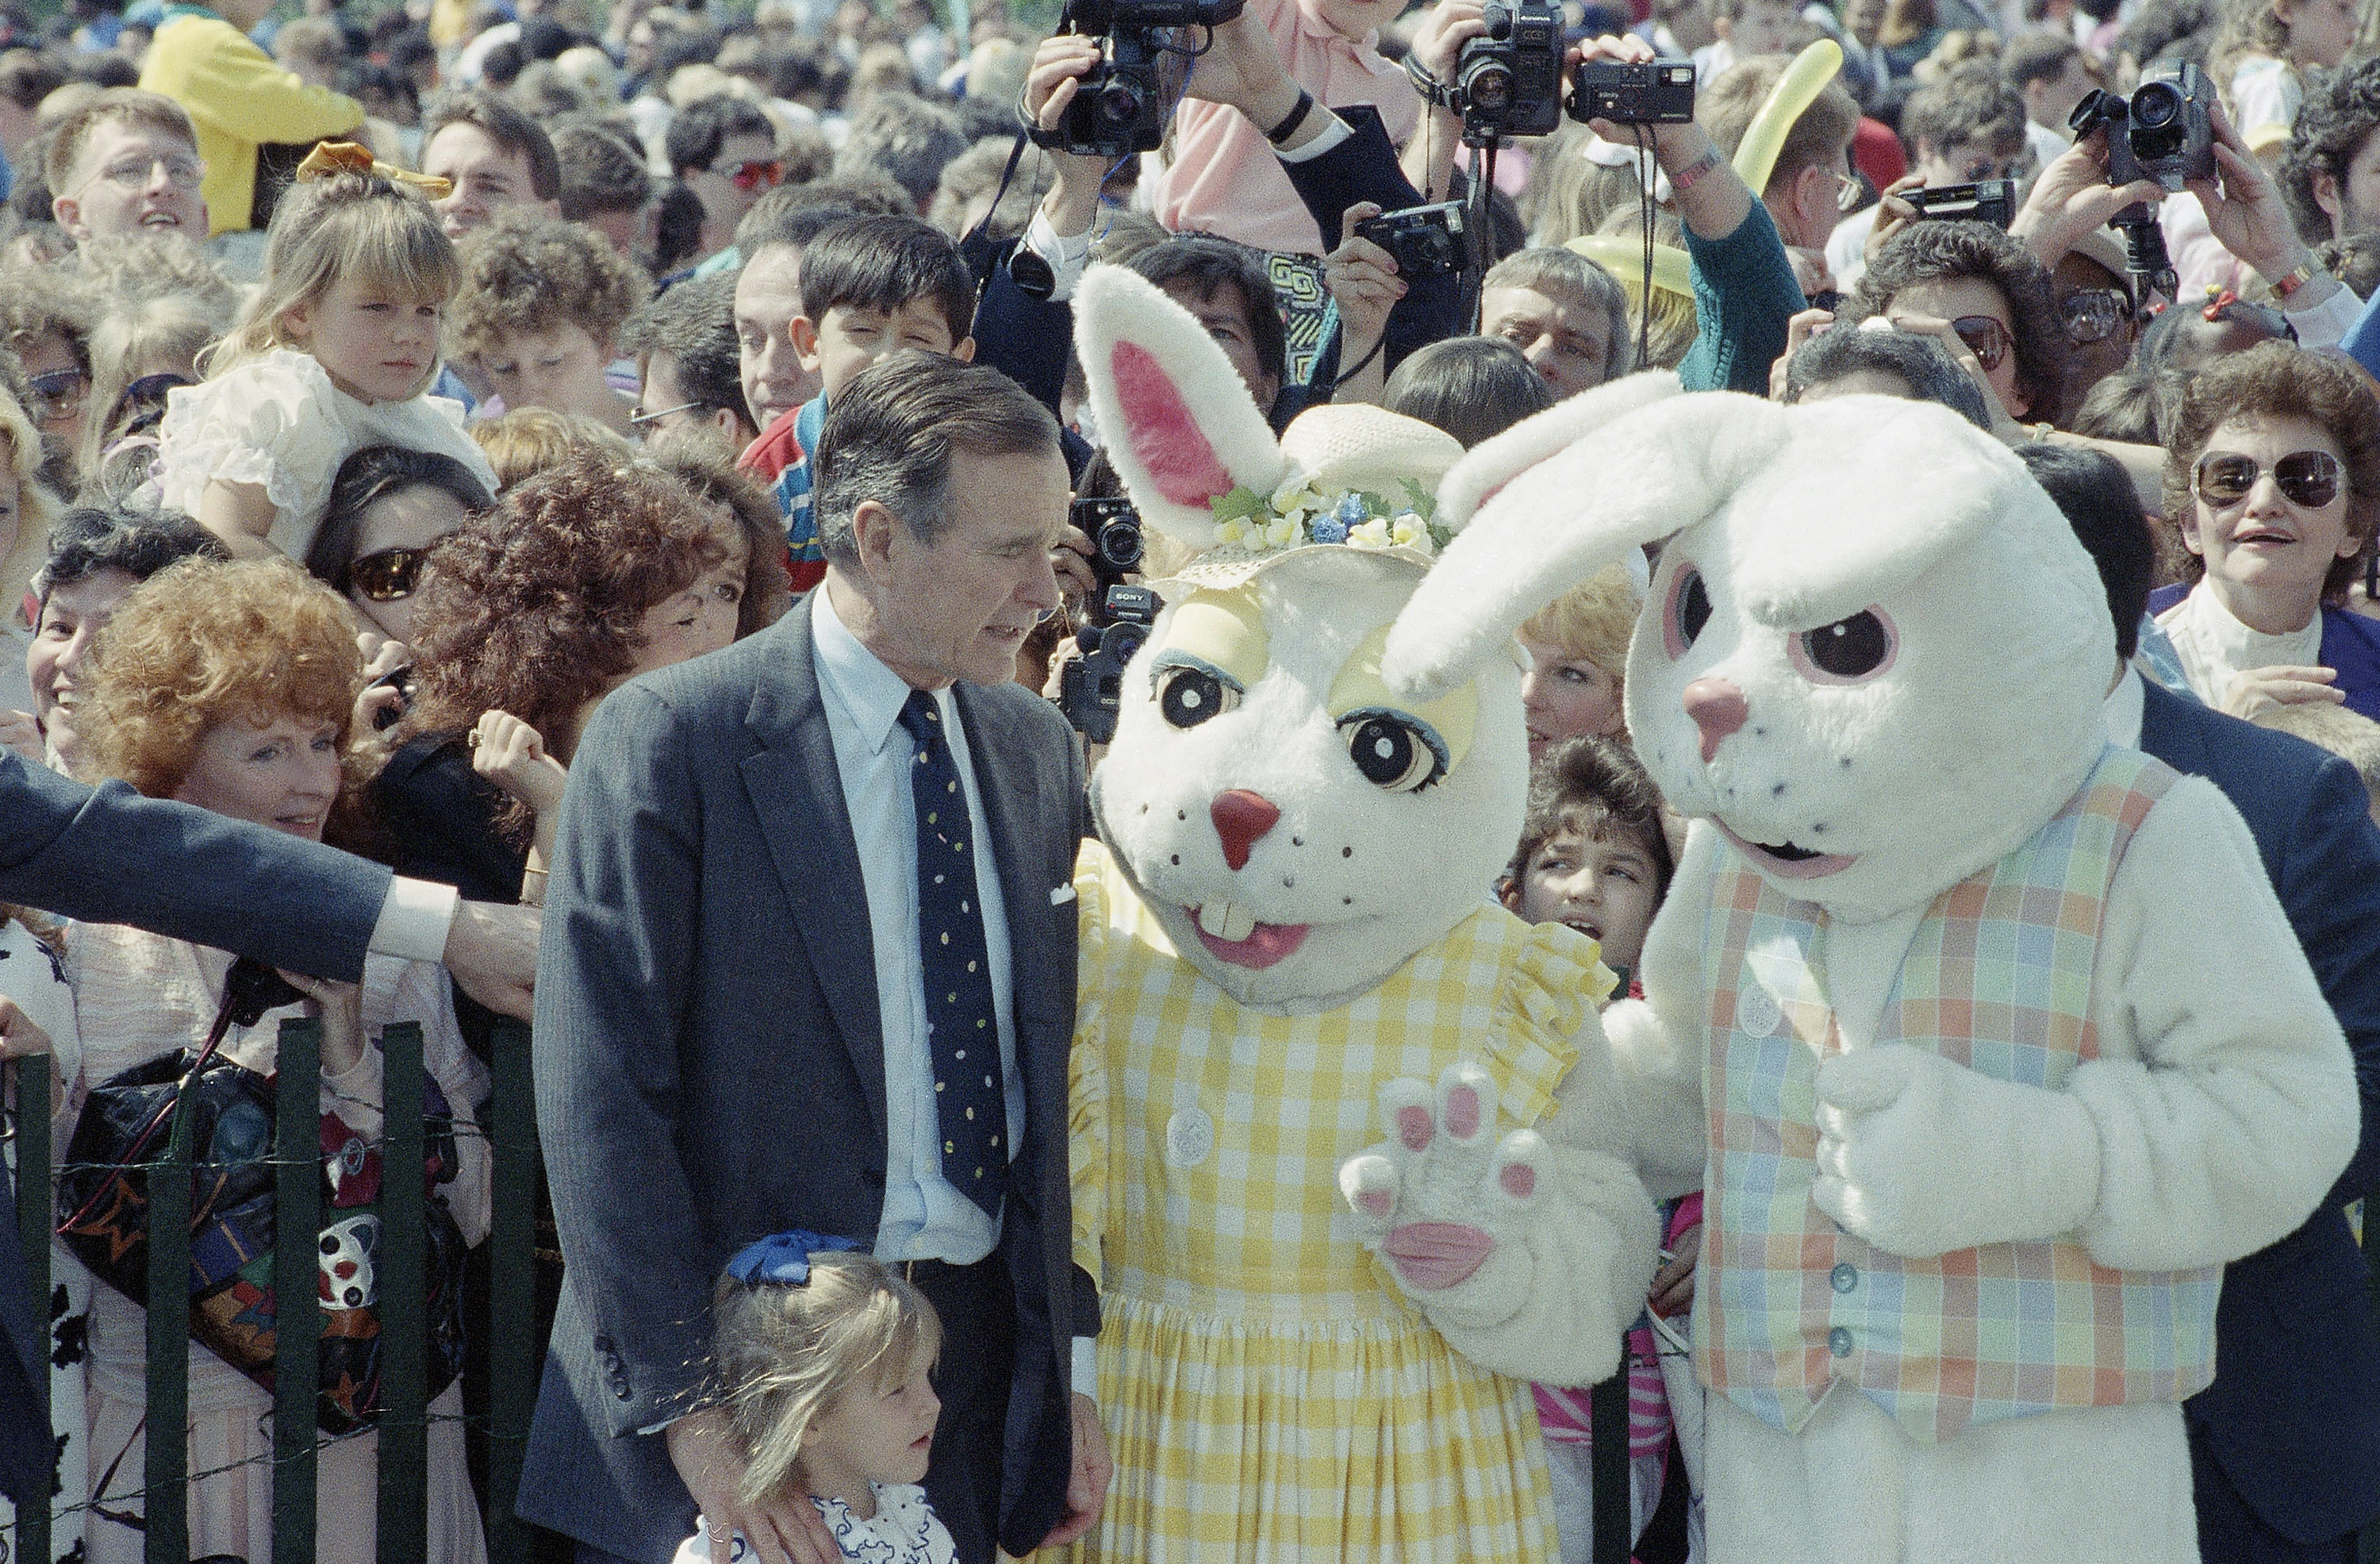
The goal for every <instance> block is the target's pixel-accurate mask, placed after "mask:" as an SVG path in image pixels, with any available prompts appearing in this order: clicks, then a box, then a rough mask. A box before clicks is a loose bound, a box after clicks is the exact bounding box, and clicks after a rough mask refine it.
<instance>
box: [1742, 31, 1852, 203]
mask: <svg viewBox="0 0 2380 1564" xmlns="http://www.w3.org/2000/svg"><path fill="white" fill-rule="evenodd" d="M1842 68H1843V46H1842V45H1841V44H1840V43H1836V42H1835V41H1834V40H1833V39H1831V38H1821V39H1819V40H1818V41H1817V42H1816V43H1813V44H1811V45H1810V46H1809V47H1808V48H1806V49H1804V50H1803V51H1802V52H1801V53H1800V54H1798V55H1794V56H1793V63H1792V64H1791V65H1790V66H1787V67H1785V74H1784V75H1782V76H1780V77H1779V78H1778V79H1777V85H1776V86H1774V87H1772V88H1770V89H1769V90H1768V101H1767V103H1765V104H1761V105H1760V112H1759V113H1758V114H1756V115H1754V116H1752V125H1751V128H1749V129H1747V130H1745V131H1744V133H1743V141H1741V142H1739V143H1738V144H1737V146H1736V149H1735V171H1736V173H1737V175H1738V176H1739V177H1742V178H1743V182H1744V183H1745V184H1746V185H1747V186H1749V187H1751V189H1752V193H1753V194H1754V195H1755V197H1756V196H1758V195H1759V194H1760V192H1761V191H1763V190H1765V189H1767V188H1768V177H1769V175H1771V174H1773V173H1775V172H1776V171H1777V154H1778V153H1779V152H1781V151H1783V150H1784V147H1785V137H1786V134H1787V132H1789V131H1791V129H1792V128H1793V122H1794V121H1795V120H1797V119H1799V118H1801V117H1802V111H1803V109H1805V108H1808V107H1809V106H1810V105H1811V104H1813V103H1815V102H1816V101H1817V97H1818V94H1819V93H1820V92H1825V91H1826V90H1827V83H1828V82H1829V81H1832V80H1833V79H1835V77H1836V76H1837V74H1838V73H1840V71H1841V70H1842Z"/></svg>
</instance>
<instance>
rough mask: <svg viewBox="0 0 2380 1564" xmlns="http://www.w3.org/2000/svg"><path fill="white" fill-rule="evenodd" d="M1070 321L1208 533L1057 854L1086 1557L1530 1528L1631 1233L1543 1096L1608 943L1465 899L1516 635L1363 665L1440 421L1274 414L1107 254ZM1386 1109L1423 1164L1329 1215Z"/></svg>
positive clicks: (1408, 548)
mask: <svg viewBox="0 0 2380 1564" xmlns="http://www.w3.org/2000/svg"><path fill="white" fill-rule="evenodd" d="M1075 318H1076V323H1077V324H1076V336H1077V344H1078V347H1079V349H1080V352H1081V358H1082V362H1083V364H1084V366H1085V371H1086V373H1087V379H1088V382H1089V385H1090V392H1091V405H1092V407H1093V409H1094V411H1095V413H1096V415H1097V418H1098V421H1099V428H1100V429H1101V430H1102V431H1103V432H1104V433H1105V434H1106V436H1107V439H1108V446H1109V455H1110V457H1111V459H1112V460H1113V461H1114V463H1115V465H1116V468H1117V470H1119V472H1121V473H1122V475H1123V479H1124V481H1125V483H1127V484H1128V485H1129V487H1130V489H1131V491H1132V494H1133V496H1134V498H1135V500H1136V501H1137V502H1138V505H1139V507H1140V511H1141V515H1142V518H1143V519H1144V521H1145V522H1146V523H1147V524H1148V525H1149V526H1150V527H1152V528H1154V529H1160V530H1161V531H1162V532H1165V533H1166V534H1167V535H1168V536H1170V537H1171V538H1172V539H1173V540H1175V541H1176V543H1177V544H1186V545H1187V546H1189V547H1191V548H1194V549H1198V550H1202V551H1203V552H1202V553H1200V554H1198V555H1197V556H1196V558H1194V559H1193V560H1192V562H1191V563H1190V564H1189V565H1188V566H1187V567H1186V568H1184V569H1183V570H1182V571H1181V572H1180V573H1179V574H1178V576H1177V577H1176V578H1175V579H1173V580H1170V581H1165V582H1160V583H1159V584H1160V590H1161V591H1162V592H1163V593H1164V595H1165V597H1166V600H1167V604H1168V606H1167V608H1166V610H1165V612H1164V613H1163V614H1162V615H1161V616H1160V617H1159V619H1158V621H1157V623H1156V624H1155V626H1154V627H1153V629H1152V631H1151V633H1150V635H1149V638H1148V640H1147V643H1146V645H1145V646H1144V647H1143V649H1142V650H1141V651H1140V652H1139V653H1138V654H1136V656H1135V659H1134V661H1133V662H1132V664H1131V665H1130V667H1129V669H1128V671H1127V672H1126V674H1125V676H1124V679H1123V696H1122V706H1121V710H1120V712H1119V715H1118V720H1117V727H1116V734H1115V741H1114V744H1113V746H1112V748H1111V750H1110V751H1109V752H1108V755H1107V757H1106V759H1105V760H1104V761H1103V762H1102V763H1101V764H1100V765H1099V769H1098V771H1097V772H1096V773H1095V775H1094V778H1093V782H1092V804H1093V812H1094V813H1095V816H1096V818H1097V821H1098V824H1099V834H1100V837H1101V838H1102V844H1103V845H1094V846H1091V847H1089V848H1087V849H1086V850H1085V852H1084V855H1083V860H1082V862H1081V865H1080V869H1079V873H1078V875H1077V878H1076V882H1075V891H1076V893H1077V895H1078V897H1079V901H1080V905H1079V909H1078V910H1079V913H1080V926H1081V933H1082V946H1081V949H1082V958H1081V959H1082V981H1081V984H1080V991H1079V997H1078V1001H1077V1012H1076V1014H1077V1020H1076V1032H1075V1049H1074V1057H1073V1070H1072V1077H1073V1093H1074V1116H1075V1121H1074V1126H1073V1137H1072V1139H1073V1148H1074V1150H1073V1155H1074V1181H1075V1257H1076V1259H1077V1261H1078V1262H1079V1263H1080V1264H1081V1265H1083V1266H1084V1267H1085V1269H1087V1271H1088V1272H1089V1273H1090V1274H1091V1275H1092V1276H1093V1277H1097V1278H1098V1279H1099V1286H1100V1289H1101V1296H1100V1311H1101V1329H1100V1333H1099V1342H1098V1355H1099V1365H1098V1387H1099V1389H1098V1394H1099V1406H1100V1412H1101V1416H1102V1419H1103V1421H1104V1422H1105V1423H1106V1425H1107V1428H1108V1431H1109V1437H1110V1441H1111V1446H1112V1448H1113V1450H1114V1453H1115V1458H1116V1476H1115V1481H1114V1483H1113V1485H1111V1488H1110V1490H1109V1495H1108V1500H1107V1506H1106V1509H1105V1512H1104V1514H1103V1516H1102V1519H1101V1521H1100V1525H1099V1530H1098V1532H1097V1533H1094V1534H1093V1535H1092V1536H1091V1537H1090V1538H1089V1539H1087V1542H1086V1544H1085V1545H1084V1553H1085V1555H1086V1557H1087V1558H1098V1559H1112V1560H1129V1561H1131V1564H1211V1561H1214V1560H1231V1559H1243V1560H1276V1561H1279V1564H1298V1561H1321V1560H1332V1559H1342V1558H1343V1559H1349V1560H1362V1561H1365V1564H1372V1561H1375V1560H1378V1561H1388V1560H1395V1561H1398V1564H1456V1561H1457V1560H1479V1559H1495V1560H1498V1561H1500V1564H1505V1561H1518V1564H1532V1561H1537V1560H1544V1559H1548V1558H1552V1557H1553V1555H1554V1538H1553V1525H1552V1521H1551V1519H1550V1493H1549V1485H1548V1476H1547V1470H1546V1462H1545V1457H1544V1452H1543V1448H1542V1446H1541V1444H1540V1442H1539V1439H1538V1436H1537V1427H1536V1412H1535V1410H1534V1406H1533V1404H1532V1402H1531V1399H1530V1396H1529V1391H1528V1385H1527V1383H1526V1381H1527V1380H1529V1379H1531V1378H1539V1379H1546V1380H1550V1381H1552V1382H1555V1383H1558V1384H1562V1385H1587V1384H1592V1383H1594V1382H1596V1381H1597V1380H1600V1379H1603V1378H1605V1377H1607V1376H1608V1375H1609V1374H1610V1373H1611V1372H1612V1370H1613V1368H1614V1367H1615V1366H1616V1364H1617V1362H1618V1358H1619V1349H1620V1342H1621V1332H1622V1330H1623V1329H1625V1327H1626V1326H1628V1325H1629V1324H1630V1322H1631V1321H1633V1319H1634V1318H1635V1317H1636V1314H1637V1312H1638V1310H1639V1309H1640V1308H1641V1307H1642V1306H1643V1302H1644V1298H1645V1287H1646V1285H1647V1283H1648V1282H1649V1280H1650V1278H1651V1276H1652V1271H1653V1264H1654V1255H1655V1250H1656V1246H1657V1242H1658V1228H1657V1226H1656V1220H1655V1213H1654V1208H1653V1206H1652V1204H1651V1202H1650V1201H1649V1200H1648V1199H1647V1197H1646V1196H1645V1191H1644V1188H1643V1185H1642V1184H1641V1183H1640V1182H1639V1181H1638V1179H1637V1178H1636V1176H1635V1174H1634V1172H1633V1169H1632V1168H1630V1167H1628V1166H1627V1165H1626V1164H1625V1163H1624V1162H1623V1161H1621V1160H1620V1158H1619V1156H1617V1155H1613V1153H1612V1152H1611V1151H1609V1150H1600V1149H1597V1147H1595V1146H1592V1145H1588V1144H1585V1143H1583V1142H1579V1141H1578V1140H1577V1139H1576V1138H1575V1137H1573V1136H1572V1135H1570V1134H1569V1133H1568V1131H1569V1130H1570V1129H1571V1128H1572V1123H1571V1121H1570V1119H1569V1118H1566V1117H1565V1116H1560V1115H1557V1114H1555V1113H1554V1111H1553V1106H1552V1105H1553V1102H1554V1095H1555V1093H1556V1092H1557V1090H1558V1089H1559V1088H1560V1086H1561V1084H1562V1082H1563V1080H1564V1078H1565V1076H1566V1075H1567V1074H1568V1073H1569V1072H1570V1071H1571V1070H1572V1069H1573V1066H1574V1065H1575V1063H1576V1061H1577V1060H1578V1059H1579V1058H1580V1057H1581V1056H1582V1053H1591V1054H1593V1055H1595V1056H1597V1057H1601V1055H1602V1053H1603V1038H1602V1033H1601V1031H1600V1030H1599V1028H1598V1026H1597V1020H1596V1014H1595V1004H1596V1002H1597V1000H1599V999H1601V998H1602V997H1603V996H1605V995H1607V994H1608V993H1609V991H1610V989H1611V987H1612V984H1613V978H1612V975H1611V973H1610V972H1609V971H1608V970H1606V969H1605V968H1604V967H1603V966H1602V965H1601V963H1600V962H1599V960H1598V959H1597V955H1598V952H1597V947H1596V945H1595V942H1594V941H1592V940H1590V939H1588V938H1586V937H1585V935H1580V934H1577V933H1575V932H1574V931H1573V930H1570V929H1568V928H1564V927H1561V926H1559V925H1551V924H1548V925H1543V926H1540V927H1536V928H1531V927H1529V926H1528V925H1526V924H1524V923H1521V922H1520V920H1518V919H1516V918H1514V917H1512V915H1511V914H1509V913H1507V912H1505V911H1504V910H1502V909H1501V908H1500V907H1496V906H1495V905H1493V903H1492V901H1491V899H1490V898H1489V895H1488V892H1489V888H1490V886H1491V884H1492V882H1493V880H1494V878H1495V876H1496V874H1497V872H1498V871H1499V870H1500V868H1501V867H1502V866H1503V864H1504V861H1505V860H1506V859H1507V857H1508V856H1509V855H1510V854H1511V852H1512V844H1513V843H1514V842H1515V841H1516V840H1518V838H1519V836H1520V828H1521V821H1522V814H1523V809H1524V801H1525V790H1526V786H1527V774H1528V752H1527V740H1526V735H1525V731H1524V727H1523V721H1522V712H1521V701H1520V693H1519V685H1520V671H1519V668H1518V666H1517V664H1516V659H1515V654H1514V651H1513V648H1512V644H1511V642H1510V638H1509V637H1507V638H1505V640H1504V641H1502V642H1500V643H1499V644H1497V645H1495V646H1493V647H1491V648H1489V649H1488V652H1487V653H1486V654H1483V655H1482V656H1480V657H1479V658H1478V659H1476V662H1475V666H1467V667H1465V668H1463V670H1462V671H1461V672H1460V673H1459V674H1457V675H1455V676H1454V677H1452V678H1448V679H1445V680H1442V681H1441V688H1439V690H1437V691H1436V692H1435V693H1434V694H1433V695H1432V696H1431V698H1430V699H1428V700H1427V701H1418V702H1416V701H1410V700H1406V699H1404V698H1403V697H1400V696H1398V695H1396V694H1395V693H1394V692H1392V691H1391V690H1390V688H1389V687H1388V686H1387V685H1386V684H1385V683H1384V682H1383V681H1382V678H1381V674H1380V655H1381V648H1382V646H1383V644H1384V643H1385V642H1386V641H1387V639H1388V637H1389V635H1390V626H1391V625H1393V624H1397V623H1399V622H1401V621H1400V613H1401V611H1402V610H1403V606H1404V605H1405V603H1406V601H1407V599H1408V598H1410V597H1411V596H1412V595H1413V593H1414V588H1415V583H1416V582H1418V581H1420V580H1423V579H1424V576H1425V572H1426V570H1427V568H1428V565H1429V562H1430V559H1431V556H1432V555H1433V554H1434V552H1435V550H1436V548H1437V547H1438V546H1439V543H1440V542H1441V541H1442V539H1443V536H1444V532H1443V531H1442V529H1439V530H1434V529H1433V526H1432V523H1431V520H1430V513H1431V512H1432V510H1433V509H1434V508H1435V506H1434V500H1433V497H1432V494H1431V490H1432V488H1433V486H1434V483H1435V481H1436V480H1437V479H1438V478H1439V475H1440V474H1442V473H1444V472H1445V471H1446V470H1447V469H1448V468H1449V467H1450V466H1452V465H1453V464H1454V463H1455V461H1456V460H1457V458H1461V457H1462V455H1463V453H1462V450H1461V448H1460V447H1459V446H1456V445H1455V444H1454V442H1453V441H1452V440H1451V439H1450V438H1449V437H1447V436H1446V435H1444V434H1440V433H1439V432H1438V431H1437V430H1435V429H1432V428H1430V427H1428V426H1427V425H1426V424H1422V423H1418V422H1414V421H1412V420H1408V419H1403V418H1398V417H1396V416H1395V415H1393V414H1390V413H1386V412H1382V411H1380V410H1379V409H1374V408H1323V409H1315V410H1313V411H1310V412H1308V413H1306V414H1305V416H1304V417H1302V418H1300V419H1299V420H1297V421H1296V422H1294V423H1293V424H1292V425H1291V426H1290V428H1289V430H1288V432H1287V433H1286V434H1284V435H1283V436H1282V437H1281V440H1280V441H1279V442H1278V443H1277V442H1276V441H1275V439H1274V437H1273V434H1272V433H1271V431H1270V430H1269V429H1268V428H1267V427H1266V424H1265V422H1264V419H1263V418H1262V416H1261V415H1260V414H1259V413H1258V412H1257V408H1256V405H1255V403H1254V401H1253V400H1252V399H1251V398H1250V397H1249V396H1248V394H1247V392H1246V390H1245V388H1244V387H1243V385H1241V383H1240V380H1239V378H1238V376H1237V375H1236V374H1235V373H1233V370H1232V368H1231V366H1230V364H1229V362H1228V361H1227V360H1225V359H1224V357H1223V354H1222V352H1221V350H1220V348H1217V347H1216V346H1215V345H1214V343H1213V342H1211V341H1210V340H1209V339H1208V336H1207V335H1206V333H1205V331H1204V330H1203V328H1201V327H1200V326H1199V325H1198V324H1197V323H1196V321H1195V320H1193V319H1192V318H1191V316H1190V315H1189V314H1188V313H1187V312H1184V311H1183V310H1182V309H1180V308H1179V307H1178V306H1176V305H1174V304H1173V303H1172V301H1171V300H1169V299H1166V297H1165V296H1164V295H1163V294H1161V293H1160V292H1159V291H1158V290H1157V289H1156V288H1154V287H1150V286H1149V285H1148V284H1147V283H1145V282H1143V281H1141V280H1140V279H1139V278H1138V277H1137V276H1135V275H1131V274H1129V273H1125V272H1121V271H1116V270H1112V269H1108V268H1094V269H1093V270H1092V272H1091V273H1090V274H1089V275H1088V276H1087V277H1086V278H1085V279H1084V281H1083V283H1082V286H1081V290H1080V292H1079V293H1078V294H1077V296H1076V299H1075ZM1376 1115H1378V1116H1380V1118H1376ZM1381 1118H1385V1120H1386V1123H1387V1124H1388V1126H1389V1128H1390V1133H1391V1134H1392V1135H1393V1136H1394V1137H1395V1139H1394V1140H1393V1141H1392V1142H1390V1145H1389V1146H1387V1147H1377V1148H1373V1149H1374V1150H1375V1152H1376V1154H1377V1155H1379V1156H1381V1157H1382V1158H1383V1159H1384V1163H1383V1165H1384V1166H1388V1165H1390V1163H1393V1164H1394V1165H1395V1166H1397V1167H1413V1168H1415V1169H1416V1170H1418V1169H1419V1168H1421V1167H1423V1166H1424V1165H1425V1164H1426V1166H1427V1173H1426V1175H1424V1176H1420V1177H1418V1178H1417V1181H1416V1187H1415V1189H1414V1190H1412V1191H1409V1192H1408V1196H1407V1198H1405V1199H1404V1200H1403V1201H1402V1202H1399V1201H1397V1200H1395V1199H1393V1198H1392V1197H1391V1195H1390V1193H1389V1192H1388V1191H1373V1190H1366V1191H1358V1194H1359V1197H1360V1199H1361V1201H1362V1203H1363V1204H1362V1206H1361V1208H1360V1209H1355V1210H1351V1209H1350V1208H1349V1206H1348V1205H1346V1204H1343V1203H1342V1198H1341V1193H1340V1185H1339V1178H1340V1169H1341V1167H1342V1164H1343V1163H1345V1162H1347V1161H1348V1160H1349V1159H1350V1158H1352V1157H1354V1156H1356V1155H1359V1154H1362V1153H1364V1152H1365V1151H1366V1147H1367V1144H1368V1143H1369V1142H1374V1141H1375V1140H1376V1139H1377V1137H1378V1134H1379V1132H1380V1130H1379V1128H1378V1126H1379V1124H1380V1122H1381ZM1585 1123H1586V1121H1585V1120H1584V1119H1581V1120H1579V1121H1578V1124H1579V1127H1581V1128H1584V1127H1585ZM1621 1149H1623V1150H1624V1148H1621ZM1441 1211H1443V1212H1445V1213H1448V1214H1451V1215H1454V1216H1459V1217H1460V1220H1458V1221H1443V1222H1442V1221H1439V1220H1436V1219H1435V1218H1436V1216H1437V1215H1438V1214H1439V1212H1441ZM1367 1250H1372V1251H1375V1252H1378V1254H1379V1256H1380V1258H1379V1259H1378V1261H1376V1260H1375V1259H1374V1258H1373V1255H1372V1253H1367Z"/></svg>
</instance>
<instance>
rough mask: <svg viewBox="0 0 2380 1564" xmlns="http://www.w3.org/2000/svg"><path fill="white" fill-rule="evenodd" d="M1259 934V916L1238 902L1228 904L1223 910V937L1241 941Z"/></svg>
mask: <svg viewBox="0 0 2380 1564" xmlns="http://www.w3.org/2000/svg"><path fill="white" fill-rule="evenodd" d="M1256 932H1257V915H1256V914H1255V913H1253V912H1251V911H1249V910H1247V909H1246V908H1245V907H1243V906H1241V905H1240V904H1239V903H1238V902H1236V901H1234V902H1230V903H1227V904H1226V905H1225V907H1224V909H1223V937H1224V938H1225V939H1228V940H1233V941H1235V942H1236V941H1239V940H1243V939H1245V938H1247V937H1248V935H1252V934H1254V933H1256Z"/></svg>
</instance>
